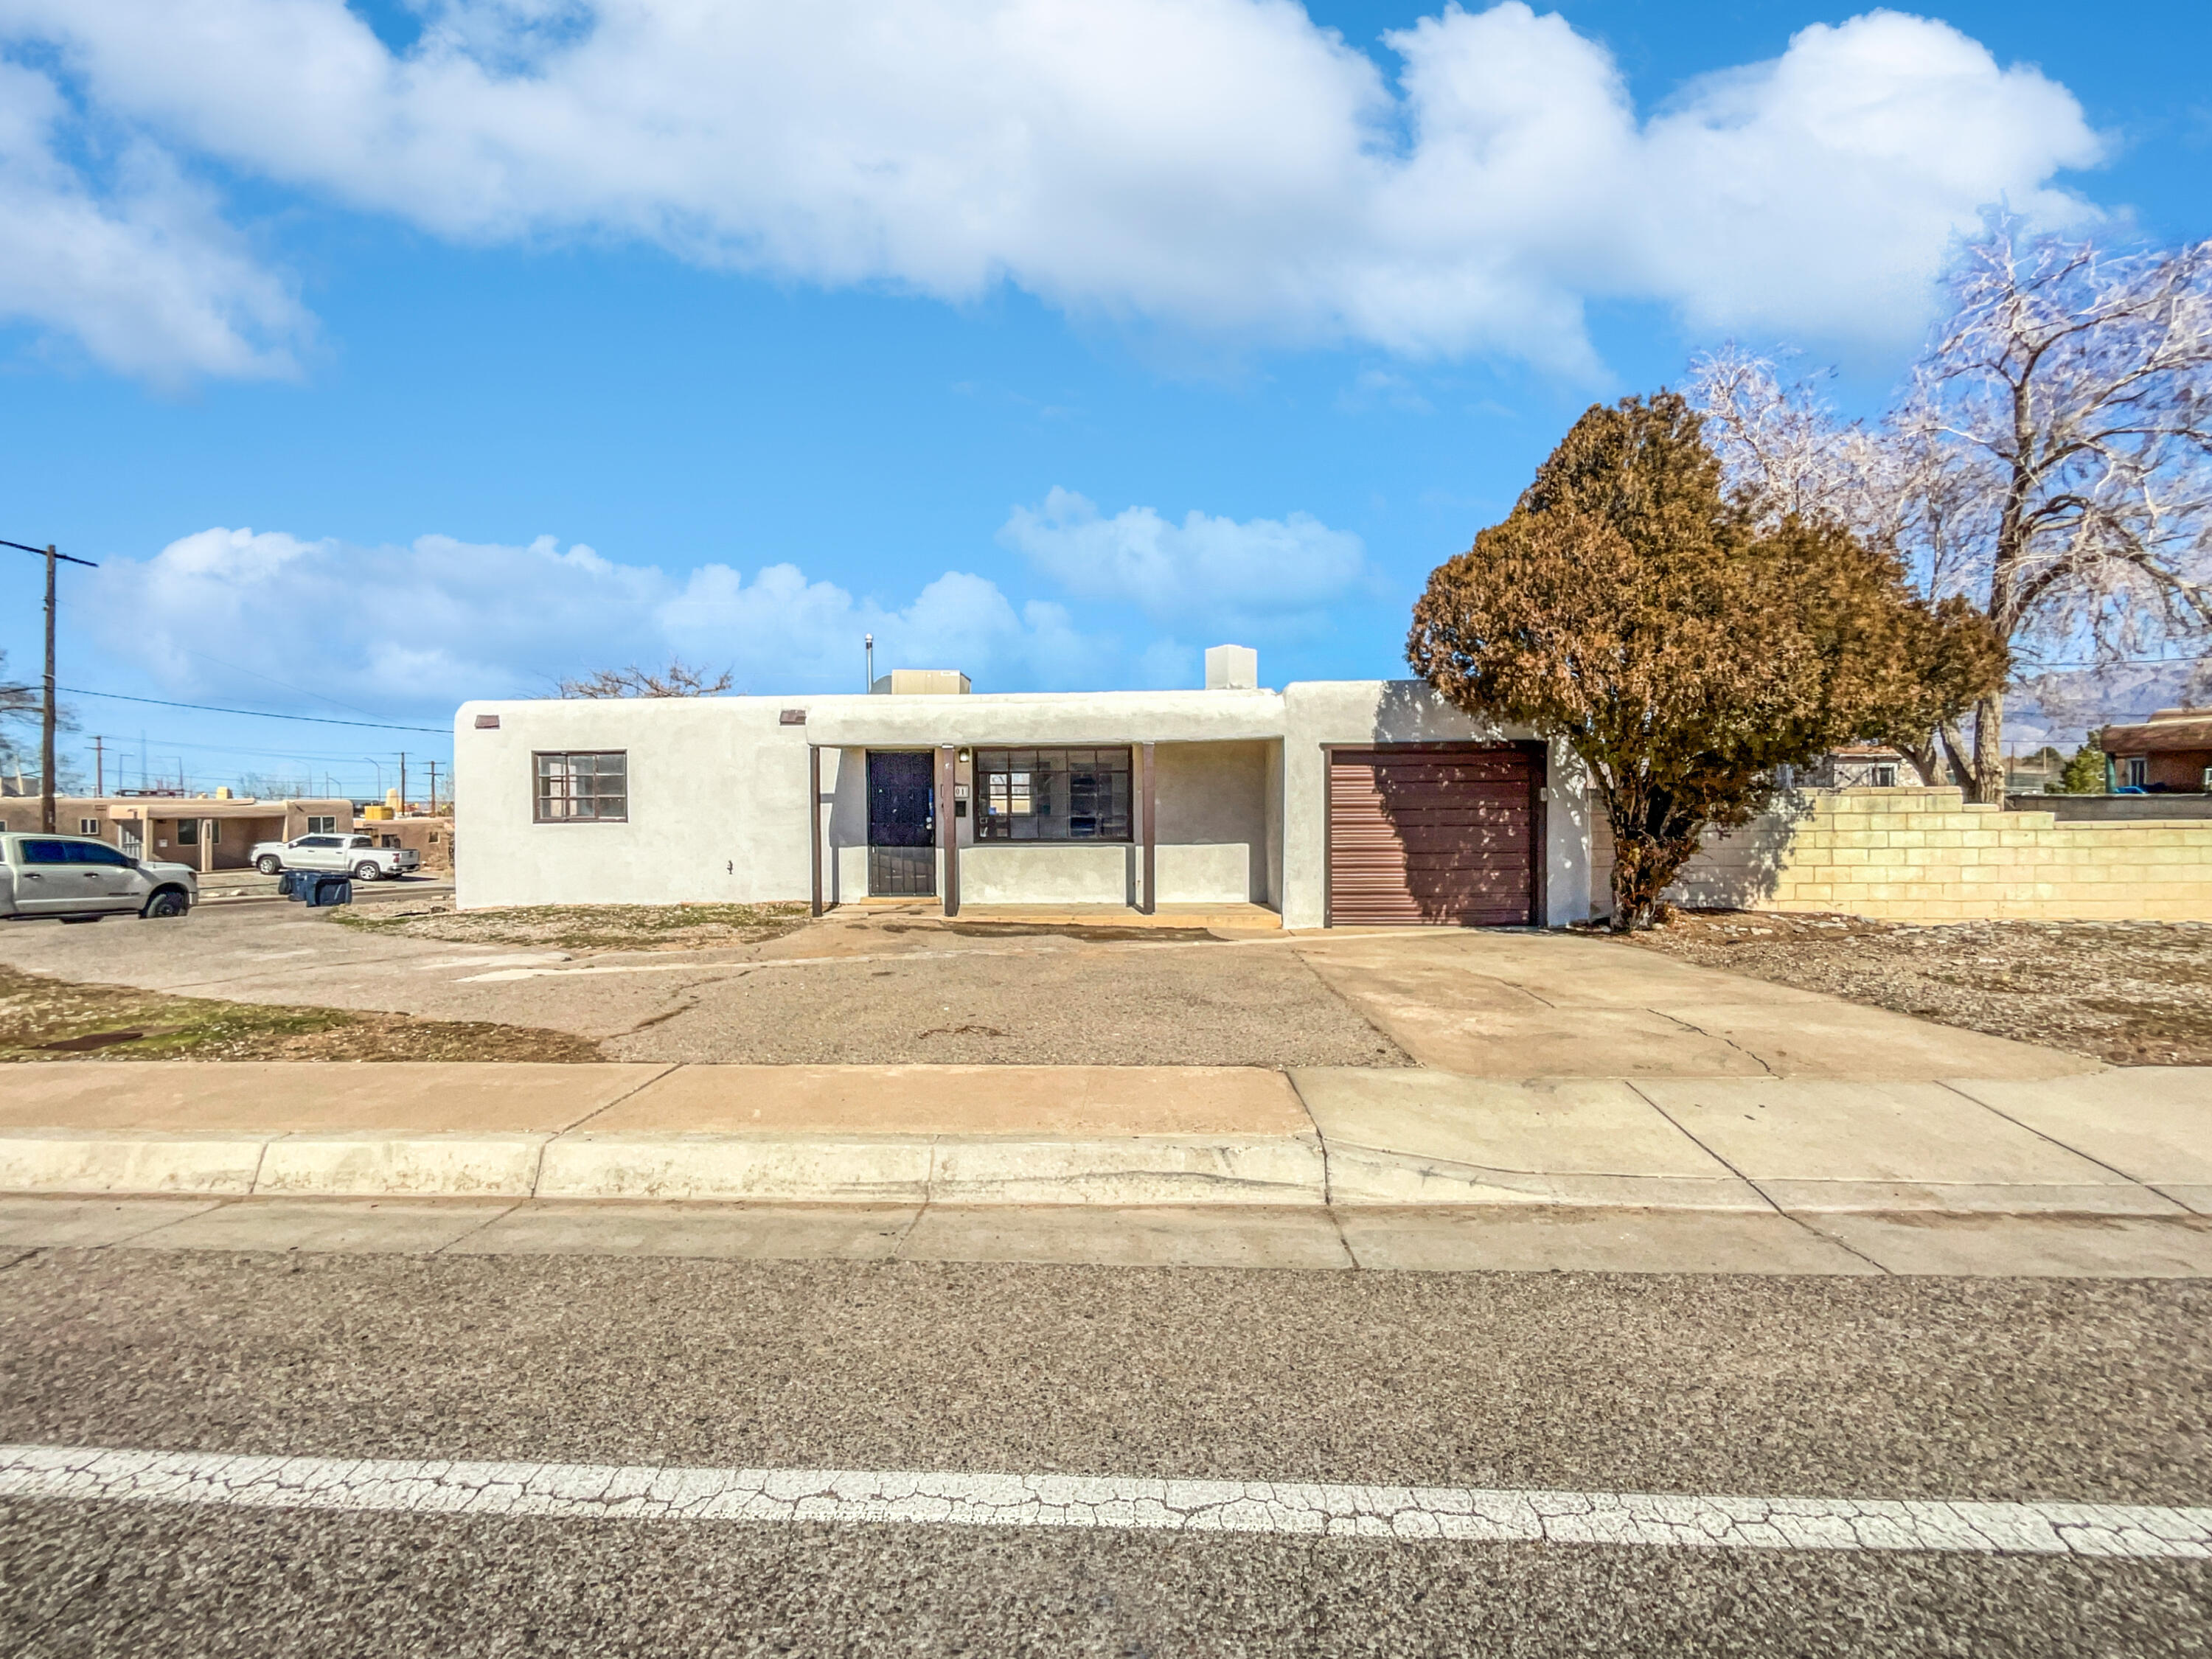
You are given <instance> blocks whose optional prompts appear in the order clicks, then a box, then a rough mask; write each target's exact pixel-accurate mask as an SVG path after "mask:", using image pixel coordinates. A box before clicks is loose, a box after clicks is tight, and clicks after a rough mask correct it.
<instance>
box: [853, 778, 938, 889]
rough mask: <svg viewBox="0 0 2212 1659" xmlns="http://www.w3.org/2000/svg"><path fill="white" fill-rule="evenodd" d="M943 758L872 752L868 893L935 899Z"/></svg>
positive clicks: (869, 780) (869, 795) (869, 794)
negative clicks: (938, 787) (939, 779)
mask: <svg viewBox="0 0 2212 1659" xmlns="http://www.w3.org/2000/svg"><path fill="white" fill-rule="evenodd" d="M936 773H937V757H935V756H934V755H932V754H929V753H928V752H927V751H922V752H920V753H917V752H915V751H913V750H877V749H872V750H869V751H868V892H869V895H870V896H872V897H875V898H887V897H896V898H931V897H934V896H935V895H936V892H937V813H936V811H935V801H936Z"/></svg>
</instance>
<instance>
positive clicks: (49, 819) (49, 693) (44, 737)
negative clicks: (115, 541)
mask: <svg viewBox="0 0 2212 1659" xmlns="http://www.w3.org/2000/svg"><path fill="white" fill-rule="evenodd" d="M0 547H12V548H14V549H15V550H16V551H17V552H19V553H29V554H32V555H34V556H38V557H41V558H44V559H45V560H46V708H44V710H42V711H41V713H40V720H39V774H40V775H39V828H40V829H41V830H43V831H44V832H45V833H46V834H47V835H49V836H51V835H52V834H53V833H54V714H55V710H54V563H55V561H56V560H59V561H61V562H64V563H65V564H81V565H82V566H84V567H85V568H87V569H88V570H97V569H99V568H100V567H99V566H98V565H96V564H94V563H93V562H92V561H91V560H90V559H76V558H71V557H70V556H69V555H68V554H66V553H57V552H55V551H54V545H53V544H52V542H48V543H47V544H46V545H45V546H44V547H27V546H26V545H24V544H22V543H21V542H0Z"/></svg>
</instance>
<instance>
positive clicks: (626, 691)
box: [561, 657, 736, 697]
mask: <svg viewBox="0 0 2212 1659" xmlns="http://www.w3.org/2000/svg"><path fill="white" fill-rule="evenodd" d="M735 683H736V676H735V674H734V673H733V672H732V671H731V670H729V669H727V668H725V669H724V670H722V671H721V672H720V673H719V674H715V675H714V676H713V677H712V678H709V677H708V671H706V670H705V669H703V668H694V667H692V666H690V665H689V664H687V663H685V662H684V661H682V660H680V659H677V658H674V657H671V658H670V659H668V666H667V667H665V668H661V669H651V668H637V667H629V668H602V669H599V670H597V671H594V672H592V673H589V674H586V675H584V676H582V677H581V678H577V679H570V680H562V682H561V695H562V696H564V697H712V696H720V694H721V693H722V692H725V691H726V690H729V689H730V687H731V686H732V684H735Z"/></svg>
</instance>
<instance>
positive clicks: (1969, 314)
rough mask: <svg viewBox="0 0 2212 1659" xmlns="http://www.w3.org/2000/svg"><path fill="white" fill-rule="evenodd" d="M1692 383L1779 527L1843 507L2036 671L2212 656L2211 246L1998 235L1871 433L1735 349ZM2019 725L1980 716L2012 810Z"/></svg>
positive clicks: (1984, 763)
mask: <svg viewBox="0 0 2212 1659" xmlns="http://www.w3.org/2000/svg"><path fill="white" fill-rule="evenodd" d="M1692 391H1693V395H1694V396H1695V398H1696V400H1697V402H1698V404H1699V407H1700V409H1701V410H1703V411H1704V413H1705V418H1706V422H1707V432H1708V435H1709V436H1710V439H1711V442H1712V443H1713V445H1714V447H1715V448H1716V450H1717V452H1718V453H1719V454H1720V455H1721V457H1722V459H1723V463H1724V464H1725V465H1727V467H1728V469H1729V477H1730V480H1731V482H1732V483H1734V484H1735V486H1736V487H1737V488H1739V489H1742V490H1743V491H1745V492H1746V494H1747V495H1748V496H1750V497H1751V498H1752V499H1753V500H1755V501H1759V502H1760V503H1761V504H1762V510H1763V511H1765V513H1769V514H1771V515H1773V516H1777V517H1778V516H1779V515H1781V514H1783V513H1788V512H1793V511H1794V512H1800V513H1802V512H1807V511H1810V510H1815V509H1817V510H1820V511H1824V512H1826V513H1830V514H1832V516H1834V517H1836V518H1837V519H1838V520H1841V521H1842V522H1844V524H1846V525H1848V526H1850V527H1851V528H1852V529H1854V530H1855V531H1857V532H1858V533H1859V534H1861V535H1862V536H1864V537H1866V538H1869V540H1872V541H1875V542H1876V543H1877V544H1881V545H1884V546H1887V547H1888V548H1890V549H1892V550H1894V551H1895V552H1896V553H1897V555H1898V556H1899V557H1900V558H1902V559H1903V560H1904V561H1905V562H1906V564H1907V566H1908V568H1910V569H1911V573H1912V575H1913V578H1914V580H1915V581H1916V583H1917V585H1918V586H1919V587H1920V589H1921V591H1922V592H1923V593H1924V594H1926V595H1928V596H1929V597H1930V598H1940V597H1943V596H1947V595H1949V594H1954V593H1956V594H1963V595H1965V596H1966V598H1968V599H1970V600H1971V601H1972V603H1973V604H1974V605H1976V606H1977V607H1978V608H1979V609H1980V610H1981V611H1983V612H1984V614H1985V615H1986V616H1988V617H1990V620H1991V621H1992V622H1993V623H1995V624H1996V627H1997V628H1998V629H1999V630H2000V632H2001V633H2002V636H2003V637H2004V639H2005V640H2006V641H2007V642H2008V644H2009V645H2010V647H2011V648H2012V650H2013V653H2014V655H2015V660H2016V662H2018V663H2020V664H2021V665H2027V664H2031V663H2033V662H2034V661H2037V660H2039V659H2051V658H2064V659H2076V660H2079V659H2087V660H2091V661H2094V662H2100V663H2108V664H2116V663H2118V662H2121V661H2124V660H2125V659H2130V658H2139V657H2142V656H2143V655H2146V654H2151V653H2157V652H2162V651H2166V650H2169V649H2171V648H2172V647H2175V646H2179V647H2182V648H2183V649H2184V650H2185V651H2190V650H2202V649H2203V647H2204V646H2205V644H2206V643H2207V641H2212V242H2204V243H2197V244H2193V245H2191V246H2184V247H2179V248H2174V249H2167V250H2158V251H2151V252H2131V253H2122V254H2116V253H2112V252H2108V251H2107V250H2106V249H2103V248H2100V246H2097V245H2095V244H2094V243H2091V242H2070V241H2065V240H2058V239H2054V238H2048V237H2032V236H2029V235H2027V234H2025V233H2024V231H2023V230H2022V229H2021V227H2020V225H2019V224H2018V223H2017V222H2014V221H2011V220H2007V219H1999V220H1996V221H1993V222H1992V223H1991V225H1990V230H1989V233H1988V234H1986V235H1985V236H1984V238H1983V239H1982V240H1980V241H1978V242H1977V243H1975V244H1973V245H1972V246H1971V247H1969V248H1968V249H1967V250H1966V255H1965V257H1964V258H1963V259H1962V260H1961V262H1960V265H1959V267H1958V269H1957V270H1955V271H1954V275H1953V278H1952V283H1951V289H1950V310H1949V314H1948V318H1947V319H1946V321H1945V323H1944V324H1943V325H1942V328H1941V329H1940V330H1939V331H1937V333H1936V336H1935V337H1934V343H1933V344H1932V345H1931V346H1930V347H1929V350H1928V351H1927V353H1926V354H1925V355H1924V356H1923V357H1922V359H1921V361H1920V362H1919V363H1918V364H1917V366H1916V367H1915V368H1914V371H1913V374H1912V377H1911V383H1910V385H1909V386H1908V387H1907V389H1906V391H1905V394H1904V396H1903V397H1902V398H1900V399H1899V402H1898V404H1897V405H1896V407H1895V408H1893V410H1891V411H1890V413H1889V414H1888V416H1887V417H1886V418H1885V419H1884V420H1882V421H1881V422H1880V423H1879V424H1878V425H1876V426H1874V427H1871V428H1869V426H1867V425H1866V424H1865V423H1863V422H1844V421H1843V420H1840V419H1838V417H1837V416H1835V415H1834V413H1833V412H1832V410H1830V409H1829V408H1828V406H1827V404H1826V401H1825V400H1824V398H1822V397H1821V395H1820V388H1819V386H1817V385H1816V384H1814V383H1811V382H1807V381H1801V382H1799V383H1798V384H1796V385H1795V386H1784V385H1783V384H1782V383H1781V382H1780V380H1779V379H1778V376H1777V374H1776V373H1775V369H1774V366H1773V365H1772V364H1771V363H1770V362H1763V361H1761V360H1759V359H1755V358H1752V357H1748V356H1744V355H1742V354H1741V353H1738V352H1735V351H1734V350H1733V349H1731V350H1729V351H1727V352H1723V353H1721V354H1718V355H1717V356H1711V357H1708V358H1705V359H1704V360H1702V361H1701V362H1699V363H1698V364H1696V365H1695V366H1694V367H1693V370H1692ZM2003 720H2004V701H2003V698H2002V695H1997V696H1990V697H1987V698H1984V700H1983V701H1982V702H1981V703H1980V704H1979V705H1978V708H1977V709H1976V711H1975V722H1974V726H1975V729H1974V736H1973V763H1972V770H1971V782H1972V788H1973V791H1974V793H1975V796H1976V798H1977V799H1982V800H1995V799H2001V798H2002V789H2003V771H2004V763H2003V750H2002V732H2003ZM1954 760H1955V757H1954Z"/></svg>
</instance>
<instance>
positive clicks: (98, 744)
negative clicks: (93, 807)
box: [92, 738, 107, 799]
mask: <svg viewBox="0 0 2212 1659" xmlns="http://www.w3.org/2000/svg"><path fill="white" fill-rule="evenodd" d="M106 741H107V740H106V738H94V739H93V740H92V793H93V798H94V799H99V798H100V797H101V796H103V795H105V794H106V793H107V750H106V748H105V747H104V745H105V744H106Z"/></svg>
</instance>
